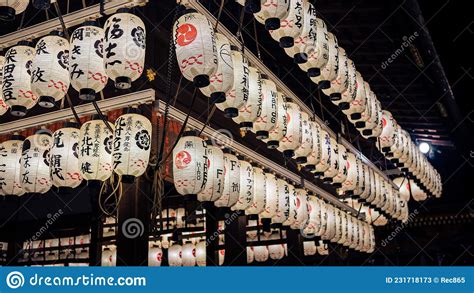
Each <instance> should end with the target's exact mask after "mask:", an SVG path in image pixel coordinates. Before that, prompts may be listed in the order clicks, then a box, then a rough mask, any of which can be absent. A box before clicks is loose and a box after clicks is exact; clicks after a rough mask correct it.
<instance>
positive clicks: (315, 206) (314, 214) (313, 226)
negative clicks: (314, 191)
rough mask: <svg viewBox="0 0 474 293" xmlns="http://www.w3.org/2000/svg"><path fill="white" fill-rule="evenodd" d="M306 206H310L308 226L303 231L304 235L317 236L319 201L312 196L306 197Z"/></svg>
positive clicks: (319, 212)
mask: <svg viewBox="0 0 474 293" xmlns="http://www.w3.org/2000/svg"><path fill="white" fill-rule="evenodd" d="M308 205H309V206H310V209H309V210H310V212H309V219H308V225H307V226H306V228H305V229H304V234H305V235H317V234H316V233H318V232H319V229H320V225H321V208H320V204H319V201H318V199H317V198H316V197H314V196H308Z"/></svg>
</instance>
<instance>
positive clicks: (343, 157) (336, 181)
mask: <svg viewBox="0 0 474 293" xmlns="http://www.w3.org/2000/svg"><path fill="white" fill-rule="evenodd" d="M337 149H338V151H337V158H338V159H337V160H338V173H337V175H336V177H334V178H333V180H332V182H333V186H335V187H341V186H342V183H343V182H344V181H345V180H346V178H347V172H348V169H349V167H348V160H347V149H346V147H345V146H343V145H342V144H338V145H337Z"/></svg>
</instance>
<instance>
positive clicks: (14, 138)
mask: <svg viewBox="0 0 474 293" xmlns="http://www.w3.org/2000/svg"><path fill="white" fill-rule="evenodd" d="M11 139H12V140H25V137H24V136H23V135H21V134H19V133H18V132H15V133H13V135H12V137H11Z"/></svg>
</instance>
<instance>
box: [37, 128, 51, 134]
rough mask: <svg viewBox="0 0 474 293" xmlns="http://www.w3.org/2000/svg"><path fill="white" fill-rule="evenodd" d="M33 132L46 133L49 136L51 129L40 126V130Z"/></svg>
mask: <svg viewBox="0 0 474 293" xmlns="http://www.w3.org/2000/svg"><path fill="white" fill-rule="evenodd" d="M35 134H46V135H49V136H51V130H49V129H45V128H41V129H40V130H38V131H36V132H35Z"/></svg>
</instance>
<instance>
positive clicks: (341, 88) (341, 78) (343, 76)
mask: <svg viewBox="0 0 474 293" xmlns="http://www.w3.org/2000/svg"><path fill="white" fill-rule="evenodd" d="M337 49H338V71H337V77H336V78H335V79H333V80H332V81H331V86H330V87H329V88H328V89H323V93H324V94H326V95H327V96H329V97H330V98H331V100H333V99H334V100H340V99H341V97H342V95H341V93H343V92H345V91H346V90H347V87H348V86H349V80H348V79H349V59H348V58H347V54H346V50H344V49H343V48H342V47H338V48H337Z"/></svg>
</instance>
